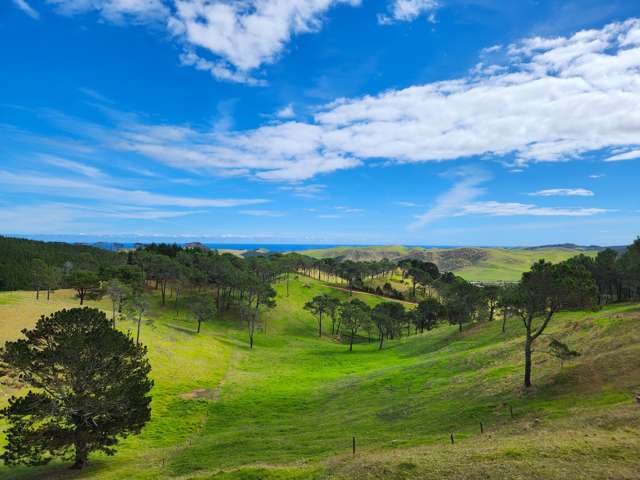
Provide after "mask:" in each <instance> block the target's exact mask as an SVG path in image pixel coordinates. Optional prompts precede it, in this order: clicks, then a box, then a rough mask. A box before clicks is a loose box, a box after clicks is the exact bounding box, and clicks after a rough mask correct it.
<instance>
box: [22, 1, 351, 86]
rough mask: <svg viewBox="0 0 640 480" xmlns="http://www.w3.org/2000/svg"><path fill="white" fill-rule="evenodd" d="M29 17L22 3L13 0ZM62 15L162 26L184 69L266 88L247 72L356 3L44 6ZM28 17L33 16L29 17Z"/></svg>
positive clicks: (92, 3)
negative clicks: (175, 42) (91, 15)
mask: <svg viewBox="0 0 640 480" xmlns="http://www.w3.org/2000/svg"><path fill="white" fill-rule="evenodd" d="M14 1H15V2H16V4H17V5H18V6H20V8H22V9H23V10H25V11H26V12H27V13H29V12H30V11H32V9H30V7H28V5H27V4H26V0H14ZM46 1H47V2H48V3H49V4H52V5H53V6H54V7H55V9H56V10H57V11H58V12H60V13H62V14H65V15H76V14H81V13H86V12H89V11H97V12H98V14H99V15H100V16H101V17H102V18H103V19H105V20H107V21H110V22H113V23H125V22H132V23H139V24H142V23H146V24H156V25H166V27H167V29H168V33H169V35H171V36H172V37H173V38H174V39H176V40H178V41H179V42H180V44H181V45H182V46H183V48H184V51H183V53H182V54H181V55H180V61H181V63H182V64H183V65H189V66H193V67H195V68H197V69H198V70H204V71H207V72H209V73H210V74H211V75H213V76H214V77H216V78H218V79H220V80H223V81H228V82H237V83H247V84H251V85H261V84H264V80H260V79H256V78H255V77H254V76H252V75H251V74H250V73H249V72H251V71H252V70H255V69H257V68H259V67H261V66H262V65H265V64H269V63H272V62H273V61H274V60H275V59H276V58H277V57H278V56H279V55H280V54H281V53H282V52H283V51H284V50H285V48H286V46H287V45H288V43H289V42H290V41H291V39H292V38H293V37H294V36H295V35H299V34H304V33H311V32H316V31H318V30H320V28H321V27H322V22H323V16H324V14H325V13H326V12H327V11H328V10H330V9H331V8H333V7H335V6H337V5H340V4H346V5H351V6H357V5H359V4H360V0H242V1H239V0H238V1H230V0H46ZM30 14H31V13H30Z"/></svg>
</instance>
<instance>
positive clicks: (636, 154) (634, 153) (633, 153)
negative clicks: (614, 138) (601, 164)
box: [605, 150, 640, 162]
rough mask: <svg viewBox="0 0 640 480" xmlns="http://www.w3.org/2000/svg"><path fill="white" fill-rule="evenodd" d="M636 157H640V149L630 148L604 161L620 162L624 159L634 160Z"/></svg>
mask: <svg viewBox="0 0 640 480" xmlns="http://www.w3.org/2000/svg"><path fill="white" fill-rule="evenodd" d="M638 158H640V150H631V151H629V152H625V153H619V154H617V155H612V156H611V157H609V158H607V159H605V162H622V161H624V160H636V159H638Z"/></svg>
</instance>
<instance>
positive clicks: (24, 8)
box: [13, 0, 40, 20]
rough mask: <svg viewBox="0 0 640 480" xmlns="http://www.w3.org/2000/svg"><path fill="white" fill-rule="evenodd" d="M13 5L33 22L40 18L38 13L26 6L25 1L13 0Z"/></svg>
mask: <svg viewBox="0 0 640 480" xmlns="http://www.w3.org/2000/svg"><path fill="white" fill-rule="evenodd" d="M13 3H14V4H15V6H16V7H18V8H19V9H20V10H22V11H23V12H24V13H26V14H27V15H29V16H30V17H31V18H33V19H35V20H38V19H39V18H40V14H39V13H38V11H37V10H35V9H34V8H33V7H32V6H31V5H29V4H28V3H27V0H13Z"/></svg>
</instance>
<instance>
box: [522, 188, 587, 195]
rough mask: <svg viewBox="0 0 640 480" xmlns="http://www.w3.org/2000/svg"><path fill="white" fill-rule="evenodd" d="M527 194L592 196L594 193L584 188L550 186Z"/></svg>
mask: <svg viewBox="0 0 640 480" xmlns="http://www.w3.org/2000/svg"><path fill="white" fill-rule="evenodd" d="M528 195H529V196H531V197H593V195H594V193H593V192H592V191H591V190H587V189H586V188H550V189H548V190H539V191H537V192H532V193H529V194H528Z"/></svg>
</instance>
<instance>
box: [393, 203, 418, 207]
mask: <svg viewBox="0 0 640 480" xmlns="http://www.w3.org/2000/svg"><path fill="white" fill-rule="evenodd" d="M394 205H397V206H399V207H406V208H414V207H418V206H419V205H418V204H417V203H414V202H394Z"/></svg>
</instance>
